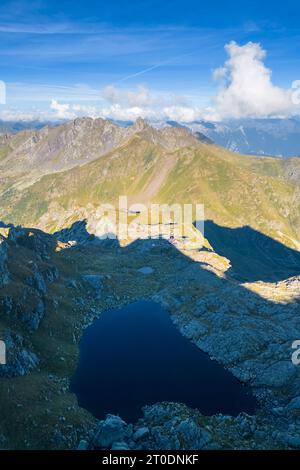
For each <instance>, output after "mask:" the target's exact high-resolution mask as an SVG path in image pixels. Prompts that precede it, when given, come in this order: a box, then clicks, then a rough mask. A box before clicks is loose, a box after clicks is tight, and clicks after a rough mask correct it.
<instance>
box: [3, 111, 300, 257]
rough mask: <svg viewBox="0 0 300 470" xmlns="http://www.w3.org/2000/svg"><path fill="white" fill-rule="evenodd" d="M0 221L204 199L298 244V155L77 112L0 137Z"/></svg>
mask: <svg viewBox="0 0 300 470" xmlns="http://www.w3.org/2000/svg"><path fill="white" fill-rule="evenodd" d="M0 142H1V144H2V147H0V175H1V177H0V219H2V220H4V221H5V222H7V223H9V222H12V223H14V224H21V225H27V226H33V227H38V228H42V229H43V230H46V231H49V232H55V231H58V230H61V229H63V228H65V227H68V226H70V225H71V224H72V223H74V222H75V221H77V220H83V219H88V220H90V221H91V223H92V224H93V220H95V219H96V218H97V208H98V207H99V204H102V203H113V204H117V203H118V198H119V196H120V195H127V197H128V199H129V200H130V204H131V203H144V204H146V205H148V204H149V203H152V202H154V203H162V204H174V203H179V204H184V203H192V204H204V206H205V216H206V217H207V218H210V219H211V220H213V221H214V222H215V223H217V224H219V225H222V226H225V227H237V226H245V225H249V226H251V227H252V228H254V229H255V230H257V231H259V232H261V233H264V234H265V235H268V236H269V237H271V238H273V239H276V240H278V241H280V242H281V243H283V244H285V245H287V246H290V247H293V248H296V249H300V238H299V230H300V217H299V214H300V203H299V201H300V182H299V175H300V159H299V158H286V159H283V158H271V157H257V156H243V155H238V154H236V153H233V152H230V151H228V150H226V149H224V148H222V147H219V146H217V145H214V144H213V143H212V142H211V141H209V140H208V139H207V138H203V136H202V134H198V131H197V132H195V134H194V135H193V134H192V133H191V131H189V129H186V128H182V127H181V126H176V127H175V126H170V125H169V126H167V127H166V126H163V127H162V128H155V127H153V126H151V125H150V124H149V123H147V122H145V121H144V120H142V119H138V120H137V121H136V122H135V123H134V124H133V125H131V126H129V127H119V126H117V125H116V124H114V123H112V122H110V121H105V120H103V119H94V120H93V119H90V118H82V119H76V120H75V121H71V122H67V123H65V124H62V125H60V126H57V127H53V128H48V127H45V128H43V129H41V130H38V131H32V130H26V131H22V132H19V133H17V134H15V135H10V136H3V137H2V139H0Z"/></svg>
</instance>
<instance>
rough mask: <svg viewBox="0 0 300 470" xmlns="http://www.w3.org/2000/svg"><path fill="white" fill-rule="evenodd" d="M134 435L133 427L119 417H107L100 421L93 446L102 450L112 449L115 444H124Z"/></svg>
mask: <svg viewBox="0 0 300 470" xmlns="http://www.w3.org/2000/svg"><path fill="white" fill-rule="evenodd" d="M131 435H132V426H131V425H128V424H127V423H126V422H125V421H123V420H122V419H121V418H120V417H119V416H115V415H110V414H108V415H107V416H106V419H105V420H104V421H100V423H99V426H98V430H97V431H96V433H95V436H94V438H93V445H94V446H95V447H100V448H105V449H107V448H110V447H111V446H112V444H113V443H116V442H123V441H124V440H126V438H129V437H130V436H131Z"/></svg>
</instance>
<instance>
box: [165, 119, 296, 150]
mask: <svg viewBox="0 0 300 470" xmlns="http://www.w3.org/2000/svg"><path fill="white" fill-rule="evenodd" d="M170 125H174V124H173V123H170ZM183 125H185V126H186V127H187V128H189V129H190V130H191V131H192V132H194V133H196V132H201V133H202V134H204V135H205V136H206V137H208V138H209V139H211V140H213V141H214V142H215V143H216V144H218V145H221V146H222V147H225V148H227V149H228V150H231V151H233V152H238V153H242V154H249V155H268V156H278V157H293V156H294V157H295V156H300V119H299V118H291V119H239V120H231V121H224V122H221V123H212V122H207V121H195V122H191V123H188V124H183Z"/></svg>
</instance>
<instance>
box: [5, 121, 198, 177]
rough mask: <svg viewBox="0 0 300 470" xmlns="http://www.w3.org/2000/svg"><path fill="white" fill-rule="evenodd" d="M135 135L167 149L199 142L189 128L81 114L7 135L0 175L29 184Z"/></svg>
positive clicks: (105, 152)
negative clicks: (119, 123)
mask: <svg viewBox="0 0 300 470" xmlns="http://www.w3.org/2000/svg"><path fill="white" fill-rule="evenodd" d="M134 136H140V137H142V138H144V139H146V140H148V141H149V142H152V143H153V144H158V145H161V146H162V147H163V148H164V149H166V150H176V149H177V148H180V147H183V146H189V145H198V144H199V140H198V139H197V138H196V137H194V136H193V135H192V134H191V133H190V132H189V131H188V130H187V129H179V128H171V127H170V128H165V129H160V130H157V129H155V128H153V127H151V126H150V125H149V124H148V123H147V122H146V121H144V120H143V119H138V120H137V121H136V123H135V124H133V125H132V126H129V127H128V128H124V127H119V126H117V125H116V124H114V123H112V122H110V121H107V120H104V119H101V118H98V119H92V118H78V119H75V120H74V121H70V122H67V123H65V124H62V125H60V126H55V127H48V126H46V127H44V128H42V129H40V130H25V131H22V132H19V133H18V134H14V135H10V136H8V137H7V139H6V141H5V145H7V147H9V148H10V149H11V150H10V151H8V154H7V155H6V157H5V159H3V162H1V165H0V167H1V175H3V177H4V176H13V177H14V178H15V177H20V178H21V180H22V182H23V184H25V185H29V184H31V182H32V181H34V180H36V179H37V178H38V177H40V176H41V175H45V174H49V173H55V172H60V171H64V170H69V169H71V168H74V167H76V166H80V165H83V164H85V163H88V162H91V161H93V160H95V159H97V158H99V157H101V156H102V155H105V154H107V153H109V152H110V151H112V150H114V149H116V148H118V147H120V146H122V145H123V144H125V143H126V142H128V141H129V140H130V139H131V138H132V137H134ZM26 173H27V175H26ZM24 174H25V176H24Z"/></svg>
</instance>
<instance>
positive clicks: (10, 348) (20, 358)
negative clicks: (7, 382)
mask: <svg viewBox="0 0 300 470" xmlns="http://www.w3.org/2000/svg"><path fill="white" fill-rule="evenodd" d="M4 341H5V345H6V350H7V359H6V365H2V366H1V368H0V377H17V376H23V375H26V374H27V373H28V372H29V371H30V370H32V369H34V368H36V367H37V366H38V364H39V358H38V357H37V355H36V354H35V353H34V352H32V351H31V350H30V349H29V347H28V346H29V345H28V344H27V341H26V340H25V339H24V338H23V337H22V336H20V335H19V334H16V333H13V332H6V334H5V338H4Z"/></svg>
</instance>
